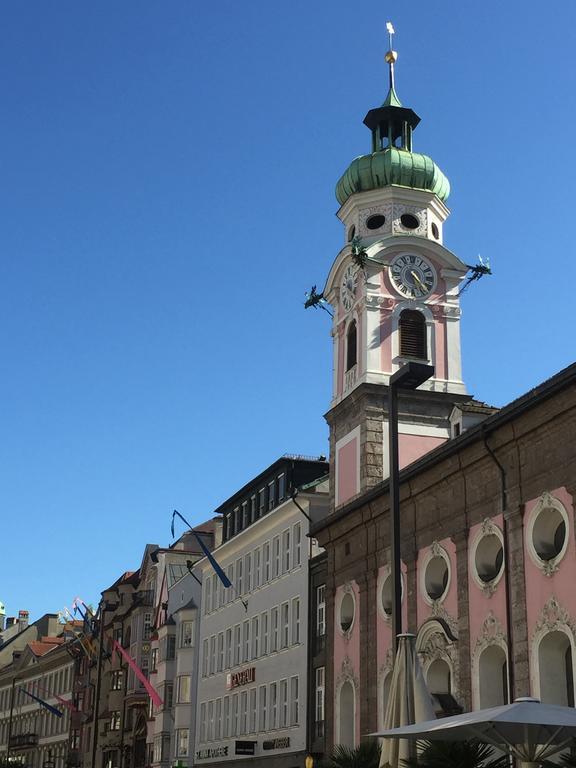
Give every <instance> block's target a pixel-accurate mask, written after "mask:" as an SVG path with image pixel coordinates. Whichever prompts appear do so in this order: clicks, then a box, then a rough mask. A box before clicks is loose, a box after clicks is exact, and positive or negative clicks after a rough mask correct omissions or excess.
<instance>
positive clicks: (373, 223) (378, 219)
mask: <svg viewBox="0 0 576 768" xmlns="http://www.w3.org/2000/svg"><path fill="white" fill-rule="evenodd" d="M385 223H386V217H385V216H382V214H381V213H376V214H374V216H369V217H368V218H367V219H366V227H367V228H368V229H380V227H383V226H384V224H385Z"/></svg>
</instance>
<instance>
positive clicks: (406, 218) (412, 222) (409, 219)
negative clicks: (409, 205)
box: [400, 213, 420, 229]
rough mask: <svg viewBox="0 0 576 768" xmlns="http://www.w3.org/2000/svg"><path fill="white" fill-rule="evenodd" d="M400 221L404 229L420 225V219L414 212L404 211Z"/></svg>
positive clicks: (415, 227) (416, 227)
mask: <svg viewBox="0 0 576 768" xmlns="http://www.w3.org/2000/svg"><path fill="white" fill-rule="evenodd" d="M400 223H401V224H402V226H403V227H404V229H418V227H419V226H420V220H419V219H418V217H417V216H414V214H413V213H403V214H402V216H400Z"/></svg>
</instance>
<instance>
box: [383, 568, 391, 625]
mask: <svg viewBox="0 0 576 768" xmlns="http://www.w3.org/2000/svg"><path fill="white" fill-rule="evenodd" d="M392 600H393V595H392V575H391V574H390V575H389V576H387V577H386V580H385V582H384V584H383V585H382V608H383V610H384V613H385V614H386V616H392V604H393V603H392Z"/></svg>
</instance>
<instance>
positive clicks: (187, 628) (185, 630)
mask: <svg viewBox="0 0 576 768" xmlns="http://www.w3.org/2000/svg"><path fill="white" fill-rule="evenodd" d="M193 637H194V622H193V621H183V622H182V628H181V630H180V647H181V648H191V647H192V643H193Z"/></svg>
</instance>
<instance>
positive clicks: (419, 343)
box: [398, 309, 428, 360]
mask: <svg viewBox="0 0 576 768" xmlns="http://www.w3.org/2000/svg"><path fill="white" fill-rule="evenodd" d="M398 328H399V331H400V357H415V358H417V359H418V360H426V359H427V358H428V353H427V346H428V345H427V343H426V320H425V319H424V315H423V314H422V313H421V312H418V311H417V310H415V309H404V310H403V311H402V312H401V313H400V322H399V323H398Z"/></svg>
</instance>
